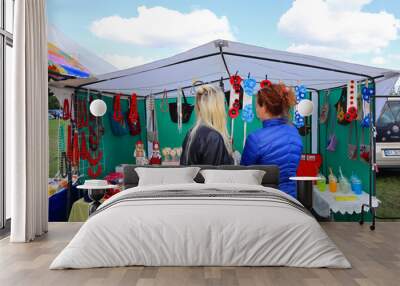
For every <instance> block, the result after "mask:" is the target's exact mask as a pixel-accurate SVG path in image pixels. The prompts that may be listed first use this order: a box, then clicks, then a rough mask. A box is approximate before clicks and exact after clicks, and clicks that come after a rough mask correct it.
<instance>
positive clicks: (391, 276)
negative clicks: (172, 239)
mask: <svg viewBox="0 0 400 286" xmlns="http://www.w3.org/2000/svg"><path fill="white" fill-rule="evenodd" d="M80 226H81V224H80V223H51V224H50V230H49V233H48V234H47V235H45V236H44V237H42V238H40V239H38V240H36V241H34V242H32V243H28V244H10V243H9V241H8V238H6V239H3V240H1V241H0V285H1V286H8V285H10V286H17V285H29V286H35V285H40V286H42V285H57V286H61V285H68V286H81V285H82V286H83V285H85V286H86V285H96V286H97V285H140V286H150V285H151V286H153V285H167V286H179V285H227V286H234V285H246V286H247V285H249V286H253V285H255V286H261V285H290V286H292V285H296V286H297V285H346V286H351V285H382V286H390V285H400V222H399V223H396V222H387V223H384V222H382V223H378V225H377V229H376V231H374V232H372V231H370V230H369V228H368V225H364V226H359V225H358V224H357V223H323V224H322V226H323V228H324V229H325V230H326V231H327V232H328V234H329V236H330V237H331V238H332V239H333V240H334V241H335V242H336V244H337V245H338V247H339V248H340V249H341V250H342V251H343V252H344V254H345V255H346V256H347V258H348V259H349V260H350V262H351V263H352V265H353V268H352V269H349V270H338V269H302V268H288V267H125V268H107V269H106V268H103V269H88V270H52V271H50V270H48V267H49V264H50V263H51V261H52V260H53V259H54V257H55V256H56V255H57V254H58V253H59V252H60V251H61V250H62V249H63V247H64V246H65V245H66V244H67V243H68V241H69V240H70V239H71V238H72V237H73V235H74V234H75V233H76V231H77V230H78V229H79V227H80Z"/></svg>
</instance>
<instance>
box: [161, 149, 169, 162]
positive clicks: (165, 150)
mask: <svg viewBox="0 0 400 286" xmlns="http://www.w3.org/2000/svg"><path fill="white" fill-rule="evenodd" d="M170 152H171V148H170V147H165V148H163V149H162V154H163V156H164V161H166V162H169V161H171V160H170Z"/></svg>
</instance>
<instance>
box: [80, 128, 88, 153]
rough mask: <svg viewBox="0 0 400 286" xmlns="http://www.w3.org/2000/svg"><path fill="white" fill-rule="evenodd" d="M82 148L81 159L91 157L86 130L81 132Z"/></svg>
mask: <svg viewBox="0 0 400 286" xmlns="http://www.w3.org/2000/svg"><path fill="white" fill-rule="evenodd" d="M80 137H81V150H80V157H81V160H87V159H88V158H89V151H88V148H87V144H86V134H85V132H84V131H82V132H81V136H80Z"/></svg>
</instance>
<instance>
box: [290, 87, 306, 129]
mask: <svg viewBox="0 0 400 286" xmlns="http://www.w3.org/2000/svg"><path fill="white" fill-rule="evenodd" d="M294 91H295V94H296V102H297V105H296V107H295V112H294V121H293V125H294V126H296V128H297V129H300V128H302V127H304V126H305V120H304V116H303V115H301V112H302V111H303V110H299V107H300V102H301V101H302V100H303V99H305V97H306V94H307V88H306V87H305V86H304V85H298V86H296V87H295V88H294ZM306 109H308V108H306ZM304 111H308V110H304Z"/></svg>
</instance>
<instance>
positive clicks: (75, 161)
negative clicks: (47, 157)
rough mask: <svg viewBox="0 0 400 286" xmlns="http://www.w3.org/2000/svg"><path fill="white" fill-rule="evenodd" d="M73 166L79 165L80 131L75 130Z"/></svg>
mask: <svg viewBox="0 0 400 286" xmlns="http://www.w3.org/2000/svg"><path fill="white" fill-rule="evenodd" d="M72 148H73V149H72V161H71V163H72V166H79V133H78V132H77V131H75V133H74V138H73V145H72Z"/></svg>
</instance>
